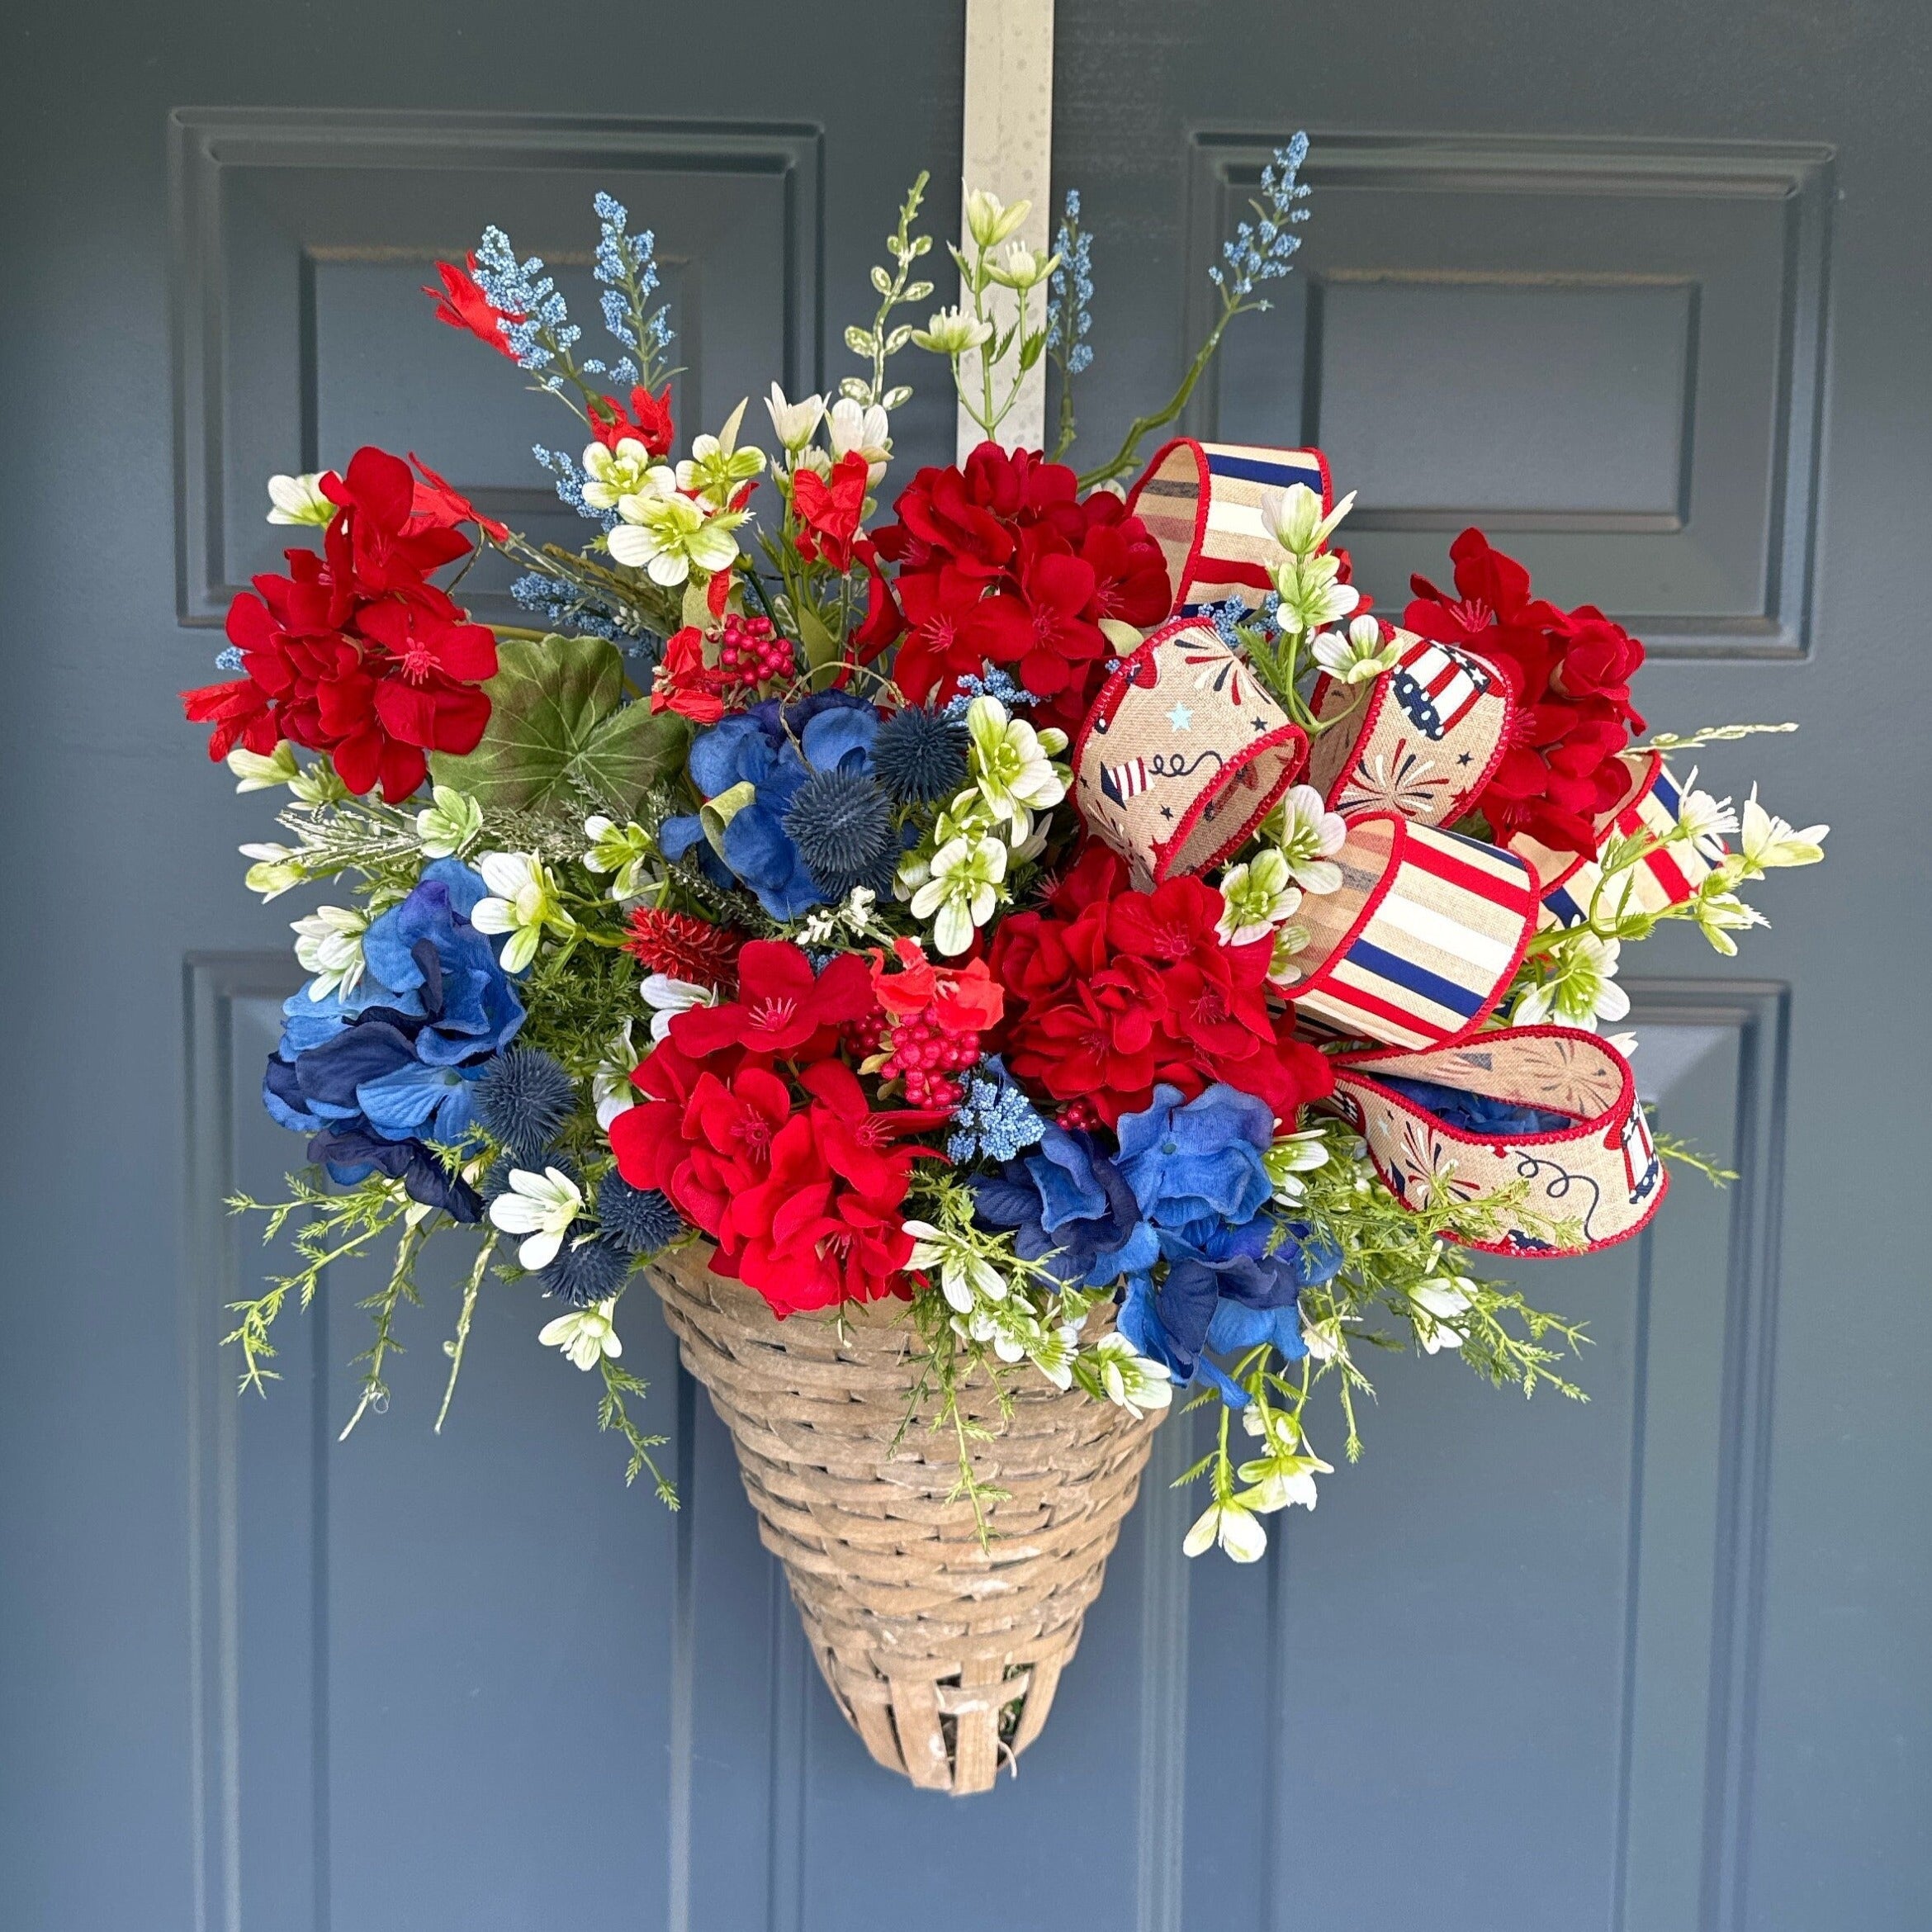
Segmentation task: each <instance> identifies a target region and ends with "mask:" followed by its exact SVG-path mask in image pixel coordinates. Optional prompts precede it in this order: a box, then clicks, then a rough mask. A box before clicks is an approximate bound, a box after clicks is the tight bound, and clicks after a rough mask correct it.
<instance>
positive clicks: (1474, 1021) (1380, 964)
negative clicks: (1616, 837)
mask: <svg viewBox="0 0 1932 1932" xmlns="http://www.w3.org/2000/svg"><path fill="white" fill-rule="evenodd" d="M1337 863H1338V864H1339V865H1340V866H1341V868H1342V885H1341V888H1340V890H1339V891H1337V892H1333V893H1319V894H1317V893H1309V895H1308V896H1307V897H1305V898H1304V899H1303V900H1302V902H1301V906H1300V910H1299V911H1298V912H1297V913H1296V915H1295V917H1296V921H1297V922H1298V923H1299V924H1300V925H1302V926H1305V927H1306V928H1307V930H1308V931H1309V945H1308V947H1307V948H1306V949H1305V951H1304V953H1303V954H1302V955H1301V958H1302V959H1310V960H1312V961H1313V964H1309V965H1306V966H1305V967H1304V968H1303V971H1304V977H1303V978H1301V979H1300V980H1298V981H1296V982H1295V985H1294V987H1293V988H1292V992H1293V996H1294V999H1295V1010H1296V1011H1298V1012H1300V1013H1301V1014H1303V1015H1305V1016H1307V1017H1308V1018H1309V1019H1311V1020H1315V1021H1316V1022H1318V1023H1319V1025H1323V1026H1325V1027H1328V1028H1329V1029H1331V1030H1333V1031H1334V1032H1337V1033H1342V1034H1347V1035H1351V1036H1357V1037H1360V1038H1362V1039H1373V1040H1380V1041H1381V1042H1382V1043H1383V1044H1385V1045H1388V1046H1395V1047H1404V1048H1410V1049H1418V1048H1428V1047H1438V1046H1443V1045H1447V1044H1449V1043H1450V1042H1451V1041H1455V1040H1458V1039H1463V1038H1464V1037H1465V1036H1466V1035H1469V1034H1471V1033H1473V1032H1475V1030H1476V1029H1477V1028H1478V1027H1479V1026H1480V1025H1482V1023H1483V1022H1484V1020H1486V1019H1488V1018H1489V1015H1490V1014H1491V1013H1492V1012H1494V1011H1495V1008H1496V1003H1497V1002H1498V1001H1499V1000H1500V999H1501V998H1502V997H1503V993H1504V992H1506V991H1507V990H1508V986H1509V982H1510V980H1511V979H1512V978H1513V977H1514V976H1515V973H1516V969H1517V968H1518V966H1519V965H1520V964H1522V955H1523V951H1524V949H1525V948H1526V947H1527V945H1529V941H1530V936H1531V935H1532V933H1534V932H1535V930H1536V927H1537V911H1538V907H1537V897H1536V893H1535V890H1534V880H1533V878H1532V875H1531V873H1530V869H1529V868H1528V866H1527V865H1526V864H1524V863H1523V861H1522V859H1518V857H1517V856H1516V855H1514V854H1513V853H1511V852H1504V851H1502V850H1499V849H1498V848H1497V847H1496V846H1494V845H1485V844H1483V842H1482V841H1480V839H1469V838H1464V837H1463V836H1461V834H1460V833H1456V832H1451V831H1443V830H1442V829H1441V828H1440V827H1438V826H1426V825H1419V824H1417V823H1416V822H1413V820H1410V819H1407V818H1404V817H1402V815H1401V814H1400V813H1399V812H1369V813H1365V814H1364V815H1362V816H1361V817H1358V818H1356V819H1355V820H1353V821H1352V822H1351V823H1350V825H1349V827H1348V837H1347V842H1346V843H1345V844H1344V845H1343V846H1342V850H1341V853H1340V855H1339V856H1338V861H1337Z"/></svg>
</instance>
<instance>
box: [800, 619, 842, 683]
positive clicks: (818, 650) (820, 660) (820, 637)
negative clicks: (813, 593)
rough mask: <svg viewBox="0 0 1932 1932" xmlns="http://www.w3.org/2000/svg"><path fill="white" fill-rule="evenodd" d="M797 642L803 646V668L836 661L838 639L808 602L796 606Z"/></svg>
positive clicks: (812, 667) (813, 667) (819, 666)
mask: <svg viewBox="0 0 1932 1932" xmlns="http://www.w3.org/2000/svg"><path fill="white" fill-rule="evenodd" d="M798 642H800V643H801V644H803V646H805V668H806V669H807V670H819V669H820V668H821V667H822V666H823V665H828V664H832V663H836V661H837V659H838V656H839V641H838V639H837V638H836V637H834V636H833V635H832V634H831V631H830V630H829V629H828V628H827V627H826V622H825V619H824V618H822V617H821V616H820V615H819V614H818V613H817V611H815V610H814V609H812V607H811V605H810V604H800V605H799V606H798Z"/></svg>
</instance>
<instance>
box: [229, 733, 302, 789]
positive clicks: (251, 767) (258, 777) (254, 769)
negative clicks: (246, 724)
mask: <svg viewBox="0 0 1932 1932" xmlns="http://www.w3.org/2000/svg"><path fill="white" fill-rule="evenodd" d="M228 769H230V771H232V772H233V773H234V775H235V778H236V779H237V781H238V782H237V784H236V785H235V790H236V791H237V792H272V791H273V790H274V788H276V787H277V785H286V784H288V783H289V782H290V781H291V779H294V777H295V776H296V772H297V771H298V770H299V769H301V768H300V767H299V766H298V765H296V755H295V746H293V745H291V744H290V743H289V741H288V740H287V739H286V738H284V739H283V740H282V742H281V743H280V744H279V745H277V746H276V747H275V749H274V751H272V752H271V753H270V754H269V755H268V757H266V758H264V757H263V755H261V753H260V752H258V751H248V750H245V749H244V747H243V746H239V745H237V746H235V748H234V751H230V753H229V755H228Z"/></svg>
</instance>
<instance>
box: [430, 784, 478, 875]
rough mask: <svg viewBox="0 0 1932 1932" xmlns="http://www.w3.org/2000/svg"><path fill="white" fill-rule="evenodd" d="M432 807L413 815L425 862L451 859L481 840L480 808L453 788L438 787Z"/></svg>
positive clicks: (465, 794)
mask: <svg viewBox="0 0 1932 1932" xmlns="http://www.w3.org/2000/svg"><path fill="white" fill-rule="evenodd" d="M429 796H430V798H432V799H433V801H434V803H431V804H429V805H425V806H424V807H423V809H422V810H421V811H420V812H418V813H417V814H416V837H417V839H418V841H419V842H420V843H421V845H422V847H423V856H424V858H425V859H453V858H455V857H457V855H459V854H461V853H462V851H463V850H464V849H465V848H466V847H467V846H469V845H471V844H473V843H474V842H475V841H476V840H478V839H480V838H481V836H483V807H481V805H479V804H478V803H476V800H475V799H474V798H471V797H470V796H469V794H468V793H466V792H459V791H457V788H455V787H454V786H453V785H438V786H436V787H435V788H433V790H432V791H431V792H430V793H429Z"/></svg>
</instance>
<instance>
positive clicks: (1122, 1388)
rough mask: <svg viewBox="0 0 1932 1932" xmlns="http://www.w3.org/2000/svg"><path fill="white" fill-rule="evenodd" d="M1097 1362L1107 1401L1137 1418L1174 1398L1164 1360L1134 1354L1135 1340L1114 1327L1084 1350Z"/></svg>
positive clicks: (1169, 1402) (1172, 1385) (1160, 1407)
mask: <svg viewBox="0 0 1932 1932" xmlns="http://www.w3.org/2000/svg"><path fill="white" fill-rule="evenodd" d="M1087 1353H1088V1355H1089V1356H1090V1357H1092V1358H1093V1360H1095V1361H1097V1362H1098V1363H1099V1365H1100V1372H1101V1387H1102V1388H1103V1389H1105V1390H1106V1392H1107V1399H1108V1401H1110V1402H1111V1403H1112V1404H1114V1405H1115V1407H1116V1408H1119V1409H1125V1410H1126V1411H1127V1413H1128V1414H1129V1415H1130V1416H1132V1417H1133V1418H1134V1420H1135V1421H1136V1422H1139V1421H1140V1420H1141V1418H1143V1417H1144V1416H1145V1415H1146V1413H1147V1412H1148V1410H1149V1409H1166V1408H1167V1407H1168V1406H1169V1404H1172V1401H1173V1399H1174V1383H1173V1378H1172V1376H1170V1375H1169V1374H1168V1372H1167V1364H1166V1363H1165V1362H1164V1361H1154V1360H1153V1358H1152V1357H1148V1356H1145V1355H1140V1354H1137V1353H1136V1352H1135V1351H1134V1344H1133V1343H1132V1342H1129V1340H1128V1339H1127V1338H1126V1337H1125V1335H1123V1334H1121V1333H1119V1331H1118V1330H1115V1332H1113V1333H1110V1334H1106V1335H1103V1336H1101V1338H1100V1340H1099V1341H1097V1342H1095V1343H1094V1345H1093V1347H1091V1348H1090V1349H1089V1350H1088V1351H1087Z"/></svg>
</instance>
